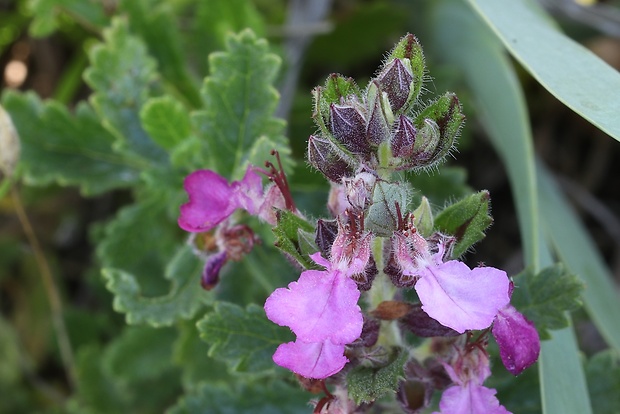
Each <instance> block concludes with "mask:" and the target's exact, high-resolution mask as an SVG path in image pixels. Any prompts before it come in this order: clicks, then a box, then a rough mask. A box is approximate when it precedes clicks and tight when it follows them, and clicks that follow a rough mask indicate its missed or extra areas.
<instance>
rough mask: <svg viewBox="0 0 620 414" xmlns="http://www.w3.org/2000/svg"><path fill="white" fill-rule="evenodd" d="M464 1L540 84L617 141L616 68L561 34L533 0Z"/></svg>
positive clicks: (619, 125) (619, 129)
mask: <svg viewBox="0 0 620 414" xmlns="http://www.w3.org/2000/svg"><path fill="white" fill-rule="evenodd" d="M468 2H469V3H470V4H471V6H472V7H473V8H474V10H476V11H477V12H478V13H479V14H480V15H481V16H482V18H483V19H484V20H485V22H486V24H488V25H489V26H490V27H491V29H493V31H494V32H495V35H496V36H497V37H499V39H500V40H501V41H502V42H503V43H504V46H505V47H506V48H507V49H508V51H509V52H510V53H511V54H512V55H513V56H514V57H515V59H517V61H519V62H520V63H521V64H522V65H523V67H524V68H525V69H526V70H527V71H528V72H529V73H530V74H531V75H532V76H533V77H534V78H535V79H536V80H537V81H538V82H540V84H541V85H542V86H544V87H545V88H546V89H547V90H548V91H549V92H550V93H551V94H552V95H554V96H555V97H556V98H558V100H560V101H561V102H563V103H564V104H565V105H566V106H568V107H569V108H571V109H572V110H573V111H575V112H576V113H578V114H579V115H581V116H582V117H584V118H585V119H586V120H588V121H589V122H591V123H592V124H593V125H595V126H596V127H597V128H599V129H601V130H602V131H604V132H606V133H607V134H609V135H610V136H612V137H613V138H615V139H616V140H619V141H620V118H619V117H618V108H619V107H620V94H618V93H617V91H618V90H620V74H619V73H618V71H617V70H616V69H614V68H613V67H611V66H609V65H608V64H607V63H605V62H604V61H603V60H601V59H600V58H598V57H597V56H596V55H595V54H594V53H592V52H590V51H589V50H588V49H586V48H585V47H584V46H582V45H580V44H578V43H577V42H575V41H573V40H572V39H570V38H569V37H567V36H566V35H564V34H563V33H562V32H560V31H559V30H558V28H557V27H556V26H555V25H554V24H553V23H552V21H551V19H550V18H549V17H548V16H547V15H546V14H545V12H544V11H543V10H542V9H541V8H540V6H539V5H537V4H536V3H535V2H534V1H532V0H515V1H511V2H508V3H506V4H504V3H500V2H497V1H495V0H468ZM523 22H527V24H523Z"/></svg>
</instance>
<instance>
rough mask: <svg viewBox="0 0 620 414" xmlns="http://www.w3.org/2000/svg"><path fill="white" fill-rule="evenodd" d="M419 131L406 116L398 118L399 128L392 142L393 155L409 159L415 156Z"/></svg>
mask: <svg viewBox="0 0 620 414" xmlns="http://www.w3.org/2000/svg"><path fill="white" fill-rule="evenodd" d="M416 134H417V131H416V129H415V126H414V125H413V122H411V120H410V119H409V118H407V117H406V116H405V115H401V116H400V117H399V118H398V128H396V131H395V132H394V136H393V137H392V141H391V143H390V144H391V148H392V155H393V156H394V157H399V158H409V157H411V156H412V155H413V151H414V149H413V146H414V144H415V138H416Z"/></svg>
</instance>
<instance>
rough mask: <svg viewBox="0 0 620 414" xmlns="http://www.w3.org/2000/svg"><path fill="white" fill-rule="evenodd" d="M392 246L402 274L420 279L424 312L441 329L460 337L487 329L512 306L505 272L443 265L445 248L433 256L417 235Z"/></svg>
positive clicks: (396, 240) (418, 285)
mask: <svg viewBox="0 0 620 414" xmlns="http://www.w3.org/2000/svg"><path fill="white" fill-rule="evenodd" d="M392 243H393V246H394V251H395V253H396V255H395V257H396V261H397V263H398V264H399V266H400V268H401V270H402V274H403V275H404V276H409V277H412V278H416V279H417V281H416V283H415V290H416V292H417V293H418V297H419V298H420V302H421V303H422V309H423V310H424V311H425V312H426V313H427V314H428V315H429V316H430V317H431V318H433V319H435V320H436V321H438V322H439V323H441V324H442V325H444V326H447V327H449V328H452V329H454V330H455V331H457V332H459V333H463V332H465V331H466V330H470V329H485V328H488V327H489V326H490V325H491V323H493V320H494V319H495V316H496V315H497V312H498V311H499V310H500V309H502V308H503V307H504V306H506V305H507V304H508V303H509V301H510V297H509V295H508V287H509V280H508V276H507V275H506V272H504V271H503V270H499V269H496V268H493V267H477V268H475V269H470V268H469V267H468V266H467V265H466V264H465V263H463V262H459V261H458V260H450V261H447V262H443V257H444V253H445V252H444V246H443V245H442V244H441V243H439V244H438V246H437V248H438V250H439V251H438V252H437V253H435V254H431V252H430V248H429V246H428V243H427V241H426V240H425V239H424V238H422V237H421V236H420V235H419V234H418V233H417V232H415V231H414V232H411V233H409V234H407V235H403V234H396V235H395V236H394V237H393V238H392Z"/></svg>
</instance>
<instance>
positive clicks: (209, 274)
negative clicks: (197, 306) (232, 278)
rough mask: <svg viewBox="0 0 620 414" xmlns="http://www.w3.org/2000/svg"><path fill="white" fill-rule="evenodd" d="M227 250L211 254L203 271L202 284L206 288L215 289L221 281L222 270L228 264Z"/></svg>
mask: <svg viewBox="0 0 620 414" xmlns="http://www.w3.org/2000/svg"><path fill="white" fill-rule="evenodd" d="M226 262H227V258H226V252H220V253H216V254H213V255H211V256H209V258H208V259H207V263H205V267H204V269H203V271H202V278H201V279H200V284H201V286H202V288H203V289H204V290H211V289H213V288H214V287H215V286H216V285H217V284H218V282H219V281H220V270H222V266H224V264H226Z"/></svg>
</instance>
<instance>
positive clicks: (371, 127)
mask: <svg viewBox="0 0 620 414" xmlns="http://www.w3.org/2000/svg"><path fill="white" fill-rule="evenodd" d="M382 97H383V94H382V92H381V89H380V87H379V86H378V85H377V83H373V84H371V86H370V88H369V89H368V101H369V102H368V105H369V110H370V115H369V117H368V125H367V126H366V136H367V140H368V142H369V143H370V144H371V145H374V146H379V144H381V143H382V142H383V141H386V140H388V139H389V138H390V124H391V123H392V121H393V118H394V115H392V113H391V111H389V107H388V108H385V107H384V105H383V99H382ZM386 106H387V105H386ZM388 111H389V112H388Z"/></svg>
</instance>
